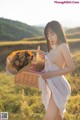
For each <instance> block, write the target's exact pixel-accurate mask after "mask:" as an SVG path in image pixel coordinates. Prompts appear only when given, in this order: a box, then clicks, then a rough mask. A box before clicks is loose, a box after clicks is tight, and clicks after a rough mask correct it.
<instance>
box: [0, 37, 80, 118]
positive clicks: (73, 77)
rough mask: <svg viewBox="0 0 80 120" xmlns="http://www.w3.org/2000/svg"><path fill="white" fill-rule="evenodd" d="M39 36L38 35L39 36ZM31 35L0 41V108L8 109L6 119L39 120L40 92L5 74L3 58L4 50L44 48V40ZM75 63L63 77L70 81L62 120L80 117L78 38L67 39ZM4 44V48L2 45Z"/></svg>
mask: <svg viewBox="0 0 80 120" xmlns="http://www.w3.org/2000/svg"><path fill="white" fill-rule="evenodd" d="M40 39H41V38H40ZM40 39H39V38H38V39H36V40H35V39H34V38H33V39H32V40H31V41H29V39H28V40H27V39H26V38H25V40H21V41H18V42H0V49H1V53H0V56H2V57H1V58H2V61H0V67H1V69H0V112H3V111H4V112H8V114H9V119H8V120H35V119H36V120H43V116H44V114H45V108H44V105H43V104H42V102H41V92H40V91H39V90H38V89H37V88H30V87H28V86H27V87H25V86H20V87H19V86H17V85H15V84H14V76H11V75H8V74H6V71H5V62H6V61H5V60H6V57H7V55H8V54H10V53H11V52H12V51H14V50H17V49H37V46H38V45H40V46H41V49H42V50H44V51H46V47H44V45H45V46H46V41H45V40H42V39H41V41H40ZM68 41H69V44H70V51H71V54H72V58H73V61H74V64H75V67H76V69H75V71H74V72H72V73H70V74H67V75H66V76H65V77H66V78H67V80H68V81H69V83H70V85H71V90H72V92H71V97H70V99H69V101H68V103H67V106H66V108H67V111H66V113H65V118H64V120H80V40H79V39H72V40H68ZM3 48H4V49H3Z"/></svg>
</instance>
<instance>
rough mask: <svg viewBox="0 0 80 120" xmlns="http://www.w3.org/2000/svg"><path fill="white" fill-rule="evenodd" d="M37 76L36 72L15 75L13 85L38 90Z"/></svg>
mask: <svg viewBox="0 0 80 120" xmlns="http://www.w3.org/2000/svg"><path fill="white" fill-rule="evenodd" d="M39 76H40V75H39V74H37V73H36V72H29V71H23V72H21V73H18V74H16V75H15V79H14V83H15V84H17V85H26V86H29V87H36V88H38V78H39Z"/></svg>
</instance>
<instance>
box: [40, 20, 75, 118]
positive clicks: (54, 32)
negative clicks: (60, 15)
mask: <svg viewBox="0 0 80 120" xmlns="http://www.w3.org/2000/svg"><path fill="white" fill-rule="evenodd" d="M44 34H45V38H46V40H47V47H48V53H47V55H46V57H45V58H46V61H47V62H46V63H45V72H44V73H42V74H41V77H40V81H39V82H40V83H39V86H41V87H40V89H41V91H42V100H43V103H44V105H45V108H46V114H45V116H44V120H62V119H63V117H64V112H65V111H66V103H67V101H68V99H69V97H70V94H71V87H70V84H69V82H68V81H67V80H66V78H65V77H64V76H63V75H64V74H66V73H70V72H72V71H73V70H74V69H75V67H74V64H73V60H72V58H71V54H70V50H69V46H68V43H67V41H66V38H65V35H64V33H63V30H62V26H61V24H60V23H59V22H57V21H51V22H49V23H48V24H47V25H46V27H45V29H44ZM41 79H43V81H42V80H41ZM44 81H45V83H46V85H45V83H44ZM42 82H43V83H42Z"/></svg>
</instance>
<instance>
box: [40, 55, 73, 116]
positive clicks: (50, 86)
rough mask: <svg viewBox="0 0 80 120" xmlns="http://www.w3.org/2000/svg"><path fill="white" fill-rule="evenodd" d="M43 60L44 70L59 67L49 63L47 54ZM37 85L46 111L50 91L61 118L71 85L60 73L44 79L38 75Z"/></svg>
mask: <svg viewBox="0 0 80 120" xmlns="http://www.w3.org/2000/svg"><path fill="white" fill-rule="evenodd" d="M45 60H46V62H45V71H51V70H55V71H56V70H59V69H60V68H59V67H58V66H57V65H55V64H51V62H50V60H49V58H48V57H47V55H45ZM38 85H39V90H40V91H41V93H42V94H41V96H42V102H43V104H44V106H45V109H46V111H47V108H48V104H49V100H50V96H51V93H52V97H53V99H54V101H55V103H56V105H57V107H58V108H59V110H60V114H61V116H62V118H63V117H64V112H66V103H67V101H68V99H69V97H70V94H71V87H70V84H69V82H68V81H67V80H66V78H65V77H64V76H63V75H60V76H55V77H52V78H49V79H47V80H46V81H45V80H44V79H42V77H41V76H40V77H39V82H38Z"/></svg>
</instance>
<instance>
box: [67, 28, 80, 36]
mask: <svg viewBox="0 0 80 120" xmlns="http://www.w3.org/2000/svg"><path fill="white" fill-rule="evenodd" d="M77 32H80V27H76V28H69V29H67V30H66V34H70V33H77Z"/></svg>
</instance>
